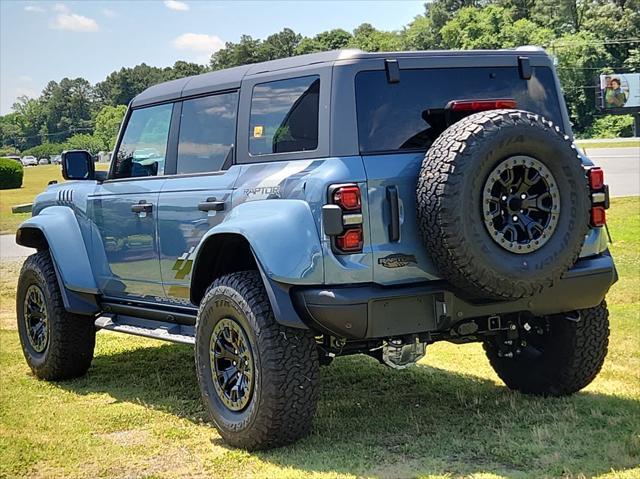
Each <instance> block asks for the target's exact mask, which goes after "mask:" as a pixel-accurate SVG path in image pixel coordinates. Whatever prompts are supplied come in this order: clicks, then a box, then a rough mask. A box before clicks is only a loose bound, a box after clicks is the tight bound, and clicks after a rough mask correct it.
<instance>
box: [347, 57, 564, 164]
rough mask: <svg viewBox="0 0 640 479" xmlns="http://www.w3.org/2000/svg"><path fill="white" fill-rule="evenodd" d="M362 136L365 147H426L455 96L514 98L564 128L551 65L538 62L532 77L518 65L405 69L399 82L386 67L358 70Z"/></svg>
mask: <svg viewBox="0 0 640 479" xmlns="http://www.w3.org/2000/svg"><path fill="white" fill-rule="evenodd" d="M355 82H356V108H357V117H358V140H359V145H360V152H361V153H374V152H390V151H398V150H417V149H426V148H429V146H431V144H432V143H433V141H434V140H435V139H436V138H437V137H438V136H439V135H440V134H441V133H442V132H443V131H444V130H445V128H446V127H447V124H446V121H445V110H444V108H445V106H446V105H447V103H449V102H450V101H451V100H468V99H492V98H493V99H495V98H513V99H515V100H516V102H517V108H518V109H520V110H528V111H532V112H534V113H539V114H541V115H543V116H544V117H546V118H547V119H549V120H551V121H553V123H554V124H556V125H558V126H559V127H560V128H562V114H561V112H560V105H559V102H558V94H557V90H556V87H555V79H554V77H553V72H552V71H551V69H549V68H546V67H534V68H533V69H532V76H531V78H530V79H529V80H523V79H521V78H520V75H519V73H518V69H517V68H515V67H482V68H437V69H436V68H434V69H421V70H401V71H400V82H398V83H388V82H387V77H386V73H385V72H384V71H382V70H379V71H364V72H360V73H358V74H357V75H356V79H355Z"/></svg>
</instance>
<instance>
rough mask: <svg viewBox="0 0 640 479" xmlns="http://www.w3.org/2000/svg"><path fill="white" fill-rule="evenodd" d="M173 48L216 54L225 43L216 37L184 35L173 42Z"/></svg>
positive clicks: (201, 34)
mask: <svg viewBox="0 0 640 479" xmlns="http://www.w3.org/2000/svg"><path fill="white" fill-rule="evenodd" d="M173 46H174V47H175V48H177V49H178V50H189V51H192V52H207V53H214V52H217V51H218V50H220V49H221V48H222V47H224V42H223V41H222V40H221V39H220V37H218V36H216V35H207V34H205V33H183V34H182V35H180V36H179V37H177V38H176V39H175V40H173Z"/></svg>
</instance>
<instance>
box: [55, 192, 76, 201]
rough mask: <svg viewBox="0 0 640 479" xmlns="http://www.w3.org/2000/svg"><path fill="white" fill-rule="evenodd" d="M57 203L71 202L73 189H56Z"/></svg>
mask: <svg viewBox="0 0 640 479" xmlns="http://www.w3.org/2000/svg"><path fill="white" fill-rule="evenodd" d="M58 203H61V204H70V203H73V190H60V191H58Z"/></svg>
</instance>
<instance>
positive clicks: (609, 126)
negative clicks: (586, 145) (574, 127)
mask: <svg viewBox="0 0 640 479" xmlns="http://www.w3.org/2000/svg"><path fill="white" fill-rule="evenodd" d="M629 136H633V117H632V116H631V115H605V116H601V117H600V118H597V119H596V120H595V121H594V122H593V125H591V126H590V127H589V128H588V129H587V131H585V135H584V137H585V138H622V137H629Z"/></svg>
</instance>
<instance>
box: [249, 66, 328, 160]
mask: <svg viewBox="0 0 640 479" xmlns="http://www.w3.org/2000/svg"><path fill="white" fill-rule="evenodd" d="M319 103H320V78H319V77H318V76H308V77H300V78H292V79H287V80H279V81H273V82H269V83H262V84H259V85H256V86H255V87H253V96H252V98H251V118H250V120H249V153H250V154H251V155H267V154H270V153H287V152H292V151H307V150H315V149H316V148H318V114H319Z"/></svg>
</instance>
